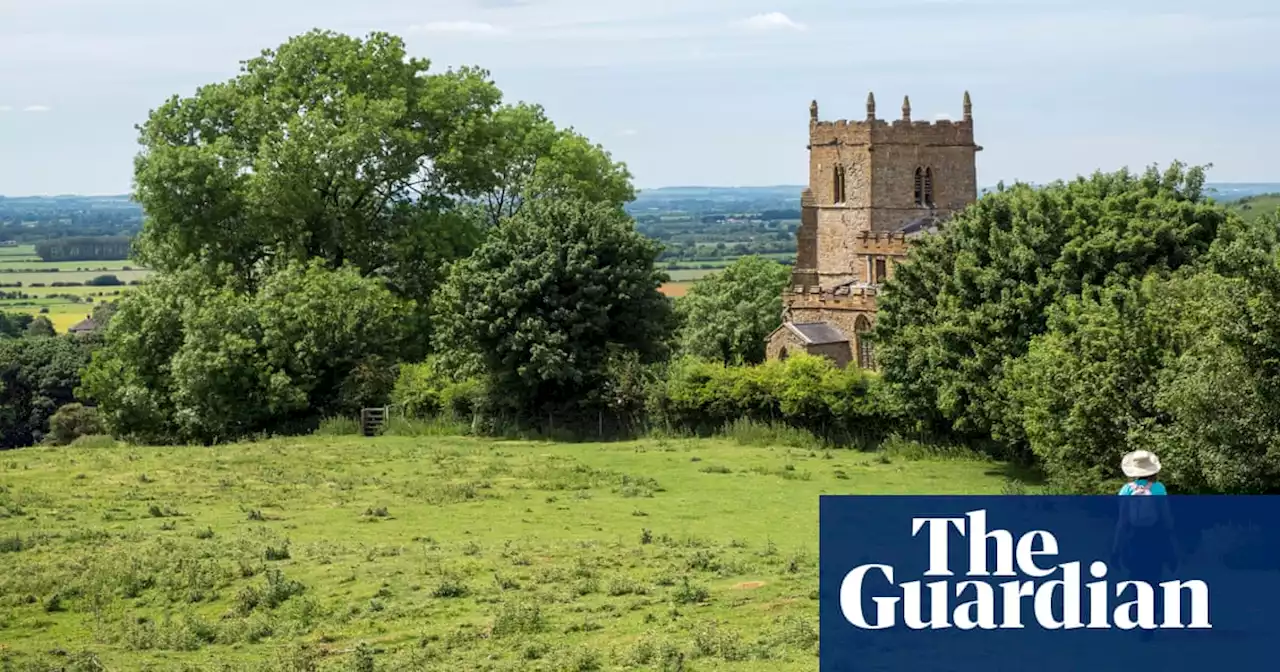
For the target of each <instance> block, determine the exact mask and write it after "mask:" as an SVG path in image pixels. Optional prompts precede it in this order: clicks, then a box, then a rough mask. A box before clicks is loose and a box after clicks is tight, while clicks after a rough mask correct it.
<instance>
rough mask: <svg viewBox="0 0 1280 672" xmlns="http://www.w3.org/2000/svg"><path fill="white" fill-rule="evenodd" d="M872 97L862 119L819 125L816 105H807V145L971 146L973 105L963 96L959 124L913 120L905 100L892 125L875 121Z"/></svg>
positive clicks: (966, 94)
mask: <svg viewBox="0 0 1280 672" xmlns="http://www.w3.org/2000/svg"><path fill="white" fill-rule="evenodd" d="M875 109H876V107H875V96H874V95H869V96H868V97H867V117H866V118H865V119H861V120H858V119H837V120H834V121H822V120H820V119H819V118H818V104H817V101H814V102H812V103H810V105H809V144H810V145H811V146H817V147H820V146H824V145H877V144H887V145H892V144H909V145H943V146H947V145H972V144H974V142H973V138H974V135H973V105H972V103H971V102H970V99H969V93H968V92H967V91H966V92H965V98H964V115H963V116H962V117H961V119H960V120H959V121H953V120H951V119H938V120H935V121H927V120H912V118H911V101H910V99H904V100H903V104H902V118H900V119H895V120H892V121H888V120H884V119H878V118H876V116H875V114H876V112H875Z"/></svg>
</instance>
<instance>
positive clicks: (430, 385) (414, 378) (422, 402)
mask: <svg viewBox="0 0 1280 672" xmlns="http://www.w3.org/2000/svg"><path fill="white" fill-rule="evenodd" d="M484 398H485V394H484V386H483V385H482V384H481V383H480V381H477V380H474V379H463V380H458V379H457V378H456V377H455V376H453V375H452V374H449V373H445V372H444V367H443V366H442V364H441V361H440V360H439V359H437V358H436V357H428V358H427V359H426V360H425V361H423V362H421V363H418V364H405V365H402V366H401V367H400V375H399V377H398V378H397V379H396V383H395V387H394V389H393V390H392V391H391V403H392V404H394V405H396V406H399V407H400V408H401V409H402V410H403V411H404V415H405V416H406V417H409V418H419V419H425V418H432V417H436V416H441V415H443V416H446V417H449V418H452V419H470V418H471V416H472V415H474V414H475V413H476V412H477V411H478V410H479V408H480V406H481V403H482V402H483V401H484Z"/></svg>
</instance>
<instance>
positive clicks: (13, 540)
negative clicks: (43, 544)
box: [0, 534, 32, 553]
mask: <svg viewBox="0 0 1280 672" xmlns="http://www.w3.org/2000/svg"><path fill="white" fill-rule="evenodd" d="M31 546H32V544H31V542H30V541H23V540H22V537H20V536H18V535H17V534H14V535H13V536H11V537H0V553H18V552H20V551H23V550H26V549H28V548H31Z"/></svg>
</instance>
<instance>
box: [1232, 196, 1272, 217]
mask: <svg viewBox="0 0 1280 672" xmlns="http://www.w3.org/2000/svg"><path fill="white" fill-rule="evenodd" d="M1227 207H1229V208H1231V209H1232V210H1235V211H1236V212H1238V213H1240V216H1242V217H1244V218H1245V219H1255V218H1257V217H1261V216H1263V215H1269V214H1271V213H1273V212H1275V211H1276V210H1277V209H1278V208H1280V194H1262V195H1260V196H1251V197H1249V198H1246V199H1243V200H1241V201H1238V202H1236V203H1232V204H1230V205H1228V206H1227Z"/></svg>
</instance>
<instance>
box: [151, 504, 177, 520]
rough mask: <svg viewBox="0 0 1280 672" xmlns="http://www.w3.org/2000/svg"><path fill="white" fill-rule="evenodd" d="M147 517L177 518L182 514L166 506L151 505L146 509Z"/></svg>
mask: <svg viewBox="0 0 1280 672" xmlns="http://www.w3.org/2000/svg"><path fill="white" fill-rule="evenodd" d="M147 515H149V516H151V517H152V518H177V517H179V516H181V515H182V513H181V512H179V511H177V510H176V509H173V508H170V507H168V506H160V505H159V504H152V505H151V506H149V507H147Z"/></svg>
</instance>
